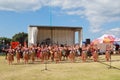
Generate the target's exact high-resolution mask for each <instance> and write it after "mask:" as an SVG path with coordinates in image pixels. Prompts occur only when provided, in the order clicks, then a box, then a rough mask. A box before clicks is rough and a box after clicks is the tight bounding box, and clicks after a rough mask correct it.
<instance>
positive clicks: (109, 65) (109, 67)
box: [98, 61, 120, 70]
mask: <svg viewBox="0 0 120 80" xmlns="http://www.w3.org/2000/svg"><path fill="white" fill-rule="evenodd" d="M98 63H100V64H103V65H106V66H108V69H117V70H120V68H118V67H115V66H112V65H111V62H110V64H107V63H104V62H101V61H98Z"/></svg>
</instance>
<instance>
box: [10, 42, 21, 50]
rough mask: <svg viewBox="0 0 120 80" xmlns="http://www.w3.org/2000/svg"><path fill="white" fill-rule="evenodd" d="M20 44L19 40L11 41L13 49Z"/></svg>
mask: <svg viewBox="0 0 120 80" xmlns="http://www.w3.org/2000/svg"><path fill="white" fill-rule="evenodd" d="M18 45H19V42H11V47H12V49H14V48H16V47H17V46H18Z"/></svg>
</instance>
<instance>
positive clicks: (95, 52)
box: [93, 45, 98, 62]
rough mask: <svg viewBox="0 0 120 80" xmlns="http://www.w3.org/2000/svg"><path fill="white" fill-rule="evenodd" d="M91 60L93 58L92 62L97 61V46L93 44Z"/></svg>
mask: <svg viewBox="0 0 120 80" xmlns="http://www.w3.org/2000/svg"><path fill="white" fill-rule="evenodd" d="M93 60H94V62H97V61H98V48H97V45H94V46H93Z"/></svg>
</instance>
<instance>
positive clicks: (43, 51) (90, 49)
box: [3, 44, 111, 64]
mask: <svg viewBox="0 0 120 80" xmlns="http://www.w3.org/2000/svg"><path fill="white" fill-rule="evenodd" d="M3 50H4V51H5V52H6V59H7V61H8V64H12V63H13V61H14V58H15V57H16V60H17V63H18V64H19V63H20V60H23V61H24V63H25V64H27V63H29V62H32V63H34V61H35V60H41V62H44V61H45V60H51V61H55V62H56V63H58V62H59V61H62V60H70V61H71V62H75V60H76V57H78V58H80V60H82V62H86V60H87V59H88V58H92V59H93V61H95V62H96V61H98V56H99V48H98V47H97V45H82V47H80V46H79V45H72V46H67V45H62V46H61V45H56V44H54V45H38V46H35V45H32V46H30V47H28V46H27V45H25V46H21V45H19V46H17V47H16V48H14V49H12V48H11V46H10V47H9V48H8V49H3ZM110 53H111V47H109V46H107V47H106V52H105V58H106V61H109V60H110Z"/></svg>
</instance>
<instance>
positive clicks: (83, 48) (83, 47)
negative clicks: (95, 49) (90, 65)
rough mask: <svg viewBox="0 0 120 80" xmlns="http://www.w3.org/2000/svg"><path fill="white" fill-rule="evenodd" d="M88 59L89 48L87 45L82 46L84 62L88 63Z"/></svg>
mask: <svg viewBox="0 0 120 80" xmlns="http://www.w3.org/2000/svg"><path fill="white" fill-rule="evenodd" d="M86 59H87V47H86V46H85V45H83V46H82V61H83V62H86Z"/></svg>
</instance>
